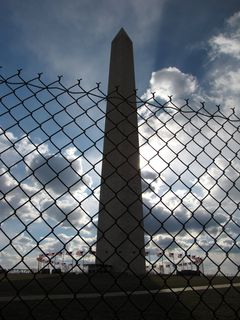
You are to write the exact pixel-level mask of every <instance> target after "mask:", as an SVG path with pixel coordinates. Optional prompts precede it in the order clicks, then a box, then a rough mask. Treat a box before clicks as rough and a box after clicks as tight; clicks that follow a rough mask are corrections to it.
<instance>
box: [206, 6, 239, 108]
mask: <svg viewBox="0 0 240 320" xmlns="http://www.w3.org/2000/svg"><path fill="white" fill-rule="evenodd" d="M209 57H210V62H209V63H208V72H207V74H206V82H207V83H208V89H207V90H206V93H207V95H208V97H209V99H210V100H212V101H214V102H215V103H217V104H221V105H222V106H223V107H225V108H228V109H229V108H231V107H235V108H236V111H237V112H239V110H240V104H239V88H238V87H239V82H240V12H236V13H235V14H234V15H233V16H232V17H230V18H229V19H228V20H227V23H226V25H225V28H224V30H223V32H219V33H218V34H217V35H215V36H214V37H212V38H211V39H210V40H209Z"/></svg>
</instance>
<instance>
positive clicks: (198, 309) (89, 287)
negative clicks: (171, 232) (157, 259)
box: [0, 274, 240, 320]
mask: <svg viewBox="0 0 240 320" xmlns="http://www.w3.org/2000/svg"><path fill="white" fill-rule="evenodd" d="M231 281H232V282H240V278H239V277H238V278H234V279H227V278H224V277H213V278H211V277H209V278H207V277H203V276H202V277H192V278H189V277H188V278H183V277H179V276H170V277H169V276H164V277H161V276H157V275H154V276H148V277H145V278H142V279H138V278H137V277H134V276H127V275H110V274H94V275H92V276H89V275H86V274H80V275H74V274H67V275H28V274H23V275H22V274H21V275H19V274H18V275H14V274H9V275H8V277H7V278H4V277H2V278H0V296H9V295H16V294H17V292H18V293H20V294H21V295H34V294H43V295H45V298H44V299H42V300H40V301H22V302H16V301H15V302H10V303H6V302H1V303H0V319H6V320H11V319H20V320H21V319H37V320H38V319H51V320H52V319H66V320H70V319H71V320H73V319H94V320H95V319H104V320H105V319H112V320H113V319H130V320H131V319H136V320H137V319H158V320H160V319H174V320H175V319H184V320H185V319H204V320H207V319H233V320H235V319H239V318H240V311H239V309H240V288H234V287H232V288H228V289H218V290H205V291H197V292H185V293H184V292H181V293H164V294H159V295H153V294H150V293H149V294H146V295H143V296H134V295H131V294H130V295H128V296H126V297H105V298H104V299H103V298H91V299H89V298H81V299H66V300H49V299H48V298H47V297H46V294H47V293H48V294H71V293H73V292H74V293H90V292H100V293H104V292H110V291H114V292H115V291H132V292H134V291H137V290H150V289H161V288H168V287H170V288H176V287H186V286H198V285H208V284H222V283H231ZM30 314H31V315H32V316H30V317H29V315H30Z"/></svg>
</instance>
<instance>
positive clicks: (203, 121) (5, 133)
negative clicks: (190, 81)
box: [0, 71, 240, 319]
mask: <svg viewBox="0 0 240 320" xmlns="http://www.w3.org/2000/svg"><path fill="white" fill-rule="evenodd" d="M0 85H1V94H0V96H1V98H0V106H1V109H0V112H1V113H0V151H1V159H0V161H1V167H0V186H1V203H0V219H1V220H0V222H1V230H0V265H1V267H0V273H1V274H0V315H1V319H15V318H18V319H159V318H161V319H203V318H208V319H238V318H239V317H240V311H239V309H240V305H239V290H240V289H239V283H240V281H239V275H238V272H239V261H240V259H239V231H240V215H239V195H240V180H239V168H240V164H239V134H240V133H239V128H240V127H239V124H240V122H239V121H240V119H239V117H238V116H237V114H236V113H235V111H234V109H233V110H232V111H231V112H230V113H228V114H227V113H226V112H223V111H222V110H221V109H220V108H219V107H214V108H212V110H211V109H209V108H206V107H205V105H204V103H201V104H199V105H197V106H192V104H191V103H190V102H189V101H188V100H186V101H185V103H184V104H183V105H181V106H177V105H176V104H174V102H173V101H172V98H171V97H170V98H169V101H168V102H166V103H165V104H161V103H160V102H159V101H158V100H157V99H155V97H154V95H152V96H151V97H150V98H149V99H148V100H147V101H143V100H142V99H141V98H140V97H138V96H137V94H136V92H135V93H133V95H132V96H131V97H123V96H122V95H121V94H120V93H119V91H118V88H116V91H115V92H114V97H115V100H114V101H115V102H114V107H116V108H119V110H121V103H122V102H123V101H124V103H128V104H129V107H130V106H131V101H132V99H133V98H134V100H135V99H136V104H137V115H138V135H139V153H140V168H141V188H142V192H141V194H137V196H138V200H141V202H142V206H143V219H142V220H141V221H140V222H139V223H140V224H141V228H142V229H143V230H144V239H145V248H144V250H143V251H139V255H144V260H145V265H146V272H145V273H144V274H141V275H139V274H133V273H130V274H129V273H128V272H123V273H116V272H114V270H113V269H112V268H111V265H110V264H108V261H102V265H99V264H96V263H95V262H96V247H97V239H98V238H97V229H98V213H99V205H100V204H99V202H100V190H101V186H102V185H103V184H104V180H103V179H101V169H102V161H103V158H104V157H107V154H103V142H104V128H105V119H106V117H107V116H108V115H106V103H107V101H111V97H110V96H109V95H106V94H105V93H104V92H103V91H102V90H101V87H100V85H99V84H97V85H96V87H95V88H92V89H91V90H86V89H84V88H83V86H82V82H81V81H80V80H79V81H78V82H77V83H76V84H75V85H73V86H68V87H66V86H65V85H64V84H63V81H62V78H61V77H59V78H58V79H57V80H56V81H54V82H51V83H46V82H45V81H44V80H43V77H42V75H41V74H39V75H38V76H37V77H35V78H34V79H31V80H28V81H26V80H25V79H24V78H23V76H22V73H21V71H18V72H17V73H16V74H14V75H11V76H8V77H7V76H4V75H1V76H0ZM116 96H117V98H118V99H117V100H116ZM116 101H117V102H116ZM133 112H135V111H133ZM127 120H128V119H123V121H127ZM125 139H128V135H127V134H126V137H125ZM115 147H116V148H118V144H117V142H116V145H115ZM129 161H130V160H129V159H126V162H129ZM125 182H126V184H128V183H129V182H128V181H125ZM111 192H113V190H111ZM115 197H116V198H118V191H115ZM102 205H103V204H102ZM128 209H129V207H128V205H127V206H126V210H125V212H123V215H124V214H125V213H128V214H130V213H129V210H128ZM109 214H111V212H109ZM114 225H117V226H118V220H117V219H116V221H114ZM110 228H111V227H110ZM123 231H124V230H123ZM102 237H104V233H103V235H102ZM126 237H127V238H130V235H128V234H127V235H126ZM144 252H145V253H144ZM115 254H118V255H119V254H121V253H120V252H119V250H118V248H115Z"/></svg>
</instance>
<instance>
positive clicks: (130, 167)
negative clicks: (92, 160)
mask: <svg viewBox="0 0 240 320" xmlns="http://www.w3.org/2000/svg"><path fill="white" fill-rule="evenodd" d="M116 87H117V88H118V89H116ZM134 90H135V75H134V59H133V45H132V41H131V39H130V38H129V37H128V35H127V33H126V32H125V30H124V29H121V30H120V31H119V32H118V34H117V35H116V37H115V38H114V39H113V41H112V47H111V58H110V70H109V83H108V103H107V111H106V122H105V136H104V147H103V162H102V175H101V190H100V207H99V216H98V234H97V248H96V263H97V264H102V265H110V266H111V267H112V271H113V272H121V273H122V272H127V273H131V272H133V273H135V274H143V273H145V249H144V229H143V208H142V200H141V193H142V190H141V175H140V167H139V141H138V124H137V108H136V98H135V93H134Z"/></svg>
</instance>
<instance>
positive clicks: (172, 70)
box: [143, 67, 198, 101]
mask: <svg viewBox="0 0 240 320" xmlns="http://www.w3.org/2000/svg"><path fill="white" fill-rule="evenodd" d="M197 89H198V82H197V79H196V77H194V76H193V75H191V74H186V73H184V72H182V71H181V70H179V69H178V68H176V67H168V68H163V69H161V70H158V71H156V72H153V73H152V75H151V79H150V88H149V89H148V90H147V92H146V93H145V94H144V95H143V98H148V97H151V93H152V92H155V96H156V97H158V98H160V99H161V100H164V101H168V100H169V96H174V98H176V99H179V98H182V99H187V98H189V97H191V96H192V95H193V94H194V93H195V92H196V91H197Z"/></svg>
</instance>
